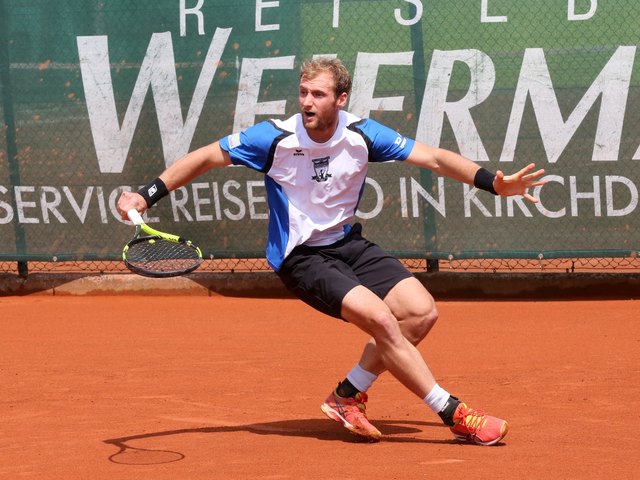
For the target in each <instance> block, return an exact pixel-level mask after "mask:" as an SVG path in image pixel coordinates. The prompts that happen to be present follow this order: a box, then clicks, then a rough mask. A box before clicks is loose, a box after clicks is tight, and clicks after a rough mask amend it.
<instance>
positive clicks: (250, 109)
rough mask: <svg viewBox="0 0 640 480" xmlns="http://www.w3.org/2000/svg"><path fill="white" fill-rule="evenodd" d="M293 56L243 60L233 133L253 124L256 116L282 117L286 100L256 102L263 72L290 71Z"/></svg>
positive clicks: (293, 59)
mask: <svg viewBox="0 0 640 480" xmlns="http://www.w3.org/2000/svg"><path fill="white" fill-rule="evenodd" d="M294 61H295V56H293V55H292V56H289V57H276V58H245V59H244V60H243V61H242V70H241V72H240V87H239V90H238V99H237V101H236V117H235V119H234V121H233V131H234V132H239V131H241V130H244V129H245V128H248V127H250V126H251V125H253V124H254V123H255V119H256V115H282V114H284V112H285V106H286V103H287V101H286V100H274V101H272V102H258V95H259V94H260V85H261V83H262V72H263V71H264V70H292V69H293V62H294Z"/></svg>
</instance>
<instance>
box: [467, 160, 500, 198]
mask: <svg viewBox="0 0 640 480" xmlns="http://www.w3.org/2000/svg"><path fill="white" fill-rule="evenodd" d="M495 178H496V174H495V173H491V172H490V171H489V170H487V169H486V168H484V167H480V169H479V170H478V171H477V172H476V175H475V177H474V178H473V186H474V187H476V188H479V189H480V190H485V191H487V192H491V193H493V194H494V195H498V192H496V190H495V188H493V180H494V179H495Z"/></svg>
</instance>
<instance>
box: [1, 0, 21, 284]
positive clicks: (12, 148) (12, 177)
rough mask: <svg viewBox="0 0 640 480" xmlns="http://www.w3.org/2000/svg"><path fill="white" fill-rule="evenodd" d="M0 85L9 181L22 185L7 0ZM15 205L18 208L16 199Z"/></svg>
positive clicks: (18, 240) (18, 245) (18, 227)
mask: <svg viewBox="0 0 640 480" xmlns="http://www.w3.org/2000/svg"><path fill="white" fill-rule="evenodd" d="M0 85H2V89H1V91H2V111H3V112H4V118H3V123H4V125H3V126H4V130H5V134H6V141H7V152H6V153H7V161H8V164H9V181H10V184H11V186H15V185H20V168H19V165H18V144H17V142H16V121H15V113H14V109H13V92H12V86H11V55H10V53H9V17H8V15H7V9H6V6H5V0H0ZM12 203H13V207H14V209H15V208H16V205H15V200H13V202H12ZM13 225H14V229H15V240H16V253H17V254H18V274H19V275H20V276H21V277H26V276H27V274H28V267H27V261H26V260H25V255H26V251H25V244H26V243H25V234H24V228H23V227H22V225H20V223H19V222H17V221H15V220H14V222H13Z"/></svg>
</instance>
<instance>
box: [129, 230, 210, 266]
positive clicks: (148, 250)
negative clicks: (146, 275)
mask: <svg viewBox="0 0 640 480" xmlns="http://www.w3.org/2000/svg"><path fill="white" fill-rule="evenodd" d="M126 261H127V263H129V264H130V265H131V266H133V267H134V268H138V269H141V270H148V271H153V272H175V271H180V270H190V269H194V268H195V267H197V266H198V265H199V264H200V262H201V257H200V255H199V254H198V251H197V250H196V249H195V248H194V247H193V246H191V245H190V244H188V243H181V242H179V243H176V242H171V241H169V240H164V239H162V238H153V237H151V238H145V239H142V241H138V242H136V243H134V244H132V245H130V246H129V248H128V249H127V252H126Z"/></svg>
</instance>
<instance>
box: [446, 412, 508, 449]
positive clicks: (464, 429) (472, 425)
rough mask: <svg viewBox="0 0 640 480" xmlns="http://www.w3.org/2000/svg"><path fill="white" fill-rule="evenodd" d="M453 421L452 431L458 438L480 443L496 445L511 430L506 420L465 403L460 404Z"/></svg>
mask: <svg viewBox="0 0 640 480" xmlns="http://www.w3.org/2000/svg"><path fill="white" fill-rule="evenodd" d="M453 421H454V426H453V427H451V432H452V433H453V435H454V436H455V437H456V438H457V439H458V440H460V441H463V442H475V443H477V444H478V445H495V444H496V443H498V442H499V441H500V440H502V439H503V438H504V436H505V435H506V434H507V432H508V431H509V424H508V423H507V422H505V421H504V420H501V419H499V418H496V417H492V416H491V415H486V414H484V413H482V412H479V411H478V410H474V409H473V408H469V407H467V405H466V404H465V403H460V404H458V408H456V411H455V413H454V414H453Z"/></svg>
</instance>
